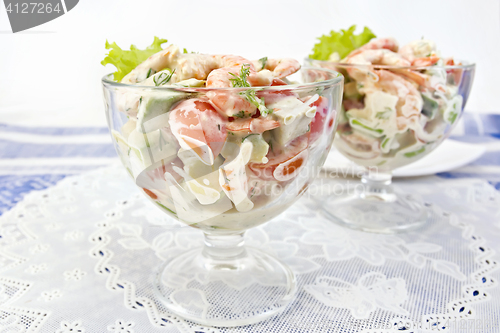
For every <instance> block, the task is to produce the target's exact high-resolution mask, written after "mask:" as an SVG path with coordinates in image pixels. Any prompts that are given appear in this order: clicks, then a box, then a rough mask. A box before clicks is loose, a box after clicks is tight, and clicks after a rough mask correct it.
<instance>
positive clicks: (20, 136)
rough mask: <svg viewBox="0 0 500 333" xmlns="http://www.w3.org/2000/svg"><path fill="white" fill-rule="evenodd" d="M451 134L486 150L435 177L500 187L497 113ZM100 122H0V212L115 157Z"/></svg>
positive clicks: (469, 117) (472, 118)
mask: <svg viewBox="0 0 500 333" xmlns="http://www.w3.org/2000/svg"><path fill="white" fill-rule="evenodd" d="M454 133H455V135H454V136H453V139H455V140H459V141H464V142H469V143H476V144H482V145H485V146H486V147H487V151H486V153H485V154H484V155H483V156H482V157H481V158H479V159H478V160H476V161H474V162H473V163H471V164H470V165H468V166H465V167H462V168H460V169H456V170H452V171H449V172H443V173H440V174H439V176H441V177H447V178H462V177H477V178H483V179H486V180H488V181H489V182H490V183H491V184H492V185H493V186H495V188H497V189H500V115H490V114H472V113H465V114H464V116H463V117H462V121H461V123H460V124H459V127H458V129H457V130H456V131H455V132H454ZM117 160H118V158H117V157H116V153H115V150H114V148H113V145H112V143H111V136H110V135H109V132H108V129H107V128H105V127H79V128H60V127H22V126H13V125H6V124H0V214H2V213H3V212H5V211H7V210H9V209H10V208H11V207H13V206H14V205H15V204H16V203H17V202H18V201H20V200H22V198H23V196H24V195H25V194H26V193H28V192H30V191H32V190H41V189H44V188H47V187H49V186H52V185H53V184H55V183H56V182H58V181H59V180H61V179H62V178H64V177H66V176H68V175H74V174H79V173H81V172H85V171H88V170H92V169H95V168H98V167H102V166H106V165H108V164H110V163H112V162H113V161H117Z"/></svg>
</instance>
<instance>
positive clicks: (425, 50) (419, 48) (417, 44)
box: [398, 39, 441, 66]
mask: <svg viewBox="0 0 500 333" xmlns="http://www.w3.org/2000/svg"><path fill="white" fill-rule="evenodd" d="M398 53H399V54H400V55H401V56H402V57H403V58H405V59H406V60H408V61H409V62H410V63H411V65H412V66H432V65H434V64H436V63H437V62H438V61H439V60H440V59H441V58H440V57H439V56H438V55H437V54H436V44H435V43H434V42H433V41H430V40H426V39H422V40H416V41H413V42H411V43H408V44H406V45H405V46H403V47H401V49H400V50H399V51H398Z"/></svg>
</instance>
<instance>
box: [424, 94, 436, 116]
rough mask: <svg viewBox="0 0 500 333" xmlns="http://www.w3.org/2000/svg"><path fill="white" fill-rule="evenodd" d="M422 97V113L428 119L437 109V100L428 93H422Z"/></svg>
mask: <svg viewBox="0 0 500 333" xmlns="http://www.w3.org/2000/svg"><path fill="white" fill-rule="evenodd" d="M422 99H423V100H424V106H423V107H422V113H423V114H424V115H426V116H427V117H428V118H429V119H434V117H435V116H436V114H437V111H438V109H439V104H438V102H437V101H436V100H435V99H434V98H432V96H431V95H430V94H429V93H422Z"/></svg>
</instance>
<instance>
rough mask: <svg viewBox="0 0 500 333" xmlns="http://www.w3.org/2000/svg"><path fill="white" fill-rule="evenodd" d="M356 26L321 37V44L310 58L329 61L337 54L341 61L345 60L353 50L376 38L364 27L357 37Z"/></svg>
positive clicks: (314, 48)
mask: <svg viewBox="0 0 500 333" xmlns="http://www.w3.org/2000/svg"><path fill="white" fill-rule="evenodd" d="M355 30H356V26H355V25H353V26H351V27H350V28H349V29H347V30H344V29H341V30H340V32H335V31H333V30H332V31H330V35H329V36H328V35H323V36H321V37H319V38H318V39H319V43H317V44H315V45H314V47H313V49H312V52H313V53H312V54H310V55H309V58H312V59H316V60H328V58H329V57H330V55H331V54H332V53H334V52H337V53H338V54H339V56H340V59H343V58H344V57H345V56H347V55H348V54H349V53H351V52H352V51H353V50H355V49H357V48H358V47H361V46H363V45H365V44H366V43H368V42H369V41H370V40H371V39H372V38H375V37H376V36H375V34H374V33H373V32H372V31H371V30H370V29H368V28H367V27H364V29H363V31H362V32H361V33H360V34H359V35H355V34H354V31H355Z"/></svg>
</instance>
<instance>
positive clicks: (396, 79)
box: [375, 70, 423, 118]
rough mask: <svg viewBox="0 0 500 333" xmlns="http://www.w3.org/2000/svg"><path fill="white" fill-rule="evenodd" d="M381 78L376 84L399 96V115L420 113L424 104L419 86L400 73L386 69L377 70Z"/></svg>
mask: <svg viewBox="0 0 500 333" xmlns="http://www.w3.org/2000/svg"><path fill="white" fill-rule="evenodd" d="M375 74H376V75H377V76H378V78H379V80H378V82H377V83H376V84H375V86H376V87H377V88H378V89H380V90H382V91H384V92H387V93H389V94H392V95H395V96H397V97H398V102H397V104H396V111H397V116H398V117H405V118H410V117H415V116H418V115H420V112H421V111H422V106H423V100H422V96H421V95H420V93H419V91H418V90H417V88H416V87H415V86H414V85H413V84H411V83H410V82H408V81H407V80H405V79H403V78H402V77H400V76H399V75H396V74H394V73H392V72H389V71H385V70H376V71H375Z"/></svg>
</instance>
